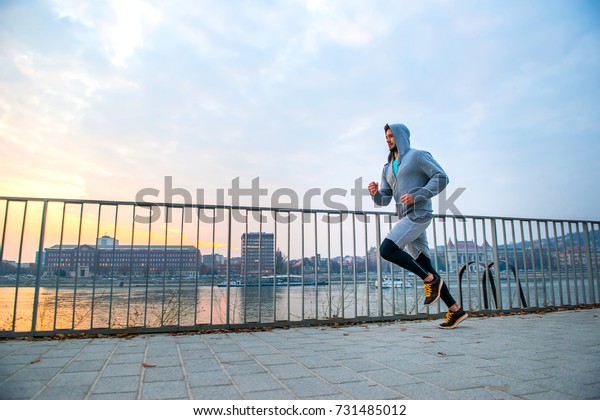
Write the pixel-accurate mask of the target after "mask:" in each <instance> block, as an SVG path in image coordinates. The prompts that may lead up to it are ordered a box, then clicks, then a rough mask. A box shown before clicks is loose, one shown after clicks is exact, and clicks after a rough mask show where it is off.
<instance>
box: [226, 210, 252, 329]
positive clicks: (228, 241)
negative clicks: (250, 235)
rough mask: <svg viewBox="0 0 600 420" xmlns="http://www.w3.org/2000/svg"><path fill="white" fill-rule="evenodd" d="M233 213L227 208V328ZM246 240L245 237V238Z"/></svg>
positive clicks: (228, 323)
mask: <svg viewBox="0 0 600 420" xmlns="http://www.w3.org/2000/svg"><path fill="white" fill-rule="evenodd" d="M232 213H233V208H231V209H229V213H228V214H229V217H228V219H227V277H226V295H227V298H226V299H225V305H226V307H227V308H226V309H225V325H227V328H230V326H231V325H230V320H229V311H230V303H231V302H230V298H231V289H230V287H229V281H230V279H231V216H232ZM246 240H247V238H246Z"/></svg>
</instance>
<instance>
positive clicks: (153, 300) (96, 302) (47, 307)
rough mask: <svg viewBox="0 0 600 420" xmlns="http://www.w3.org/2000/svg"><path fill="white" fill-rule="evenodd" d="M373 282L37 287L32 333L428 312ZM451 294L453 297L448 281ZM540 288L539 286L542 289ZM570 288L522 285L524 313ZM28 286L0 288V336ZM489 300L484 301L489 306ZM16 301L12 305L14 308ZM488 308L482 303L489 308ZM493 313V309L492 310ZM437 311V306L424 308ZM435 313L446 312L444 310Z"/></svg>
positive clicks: (477, 292)
mask: <svg viewBox="0 0 600 420" xmlns="http://www.w3.org/2000/svg"><path fill="white" fill-rule="evenodd" d="M374 284H375V283H373V282H372V281H369V283H367V281H366V280H365V279H363V280H362V282H357V283H356V284H355V283H354V282H353V281H347V282H344V283H341V282H339V281H338V282H333V283H331V284H326V285H320V286H318V287H317V286H314V285H310V286H304V287H301V286H294V287H288V286H277V287H272V286H261V287H232V288H229V289H228V288H224V287H218V286H217V285H216V283H215V284H208V285H207V284H205V285H201V286H198V287H196V286H195V285H186V284H178V283H172V284H166V283H163V284H157V283H147V284H132V285H130V284H129V283H127V284H124V286H123V287H119V285H118V284H113V285H106V284H104V285H102V287H97V286H94V287H92V286H90V285H86V286H81V287H77V288H75V287H65V286H63V285H60V286H59V287H42V288H40V290H39V300H38V302H39V304H38V307H37V321H36V330H38V331H52V330H75V331H77V330H81V331H87V330H90V329H111V330H119V329H126V328H127V329H130V328H135V327H148V328H154V327H169V326H195V325H215V326H221V325H222V326H227V325H228V324H230V325H236V324H237V325H240V324H246V323H271V322H279V321H290V322H297V321H302V320H314V319H319V320H335V319H348V318H350V319H351V318H355V317H376V316H380V315H383V316H393V315H398V314H417V313H427V309H426V308H424V307H423V305H422V301H423V293H422V286H421V282H416V283H415V284H414V285H413V286H411V287H408V286H407V287H403V288H395V289H382V290H381V291H380V290H378V289H377V288H376V287H374ZM450 284H451V287H450V290H451V293H452V294H453V295H454V296H455V298H458V290H456V287H453V285H456V282H450ZM470 286H471V287H469V285H468V284H463V288H462V289H463V290H462V295H463V304H464V306H465V307H466V308H468V309H470V310H479V309H482V308H483V306H484V305H482V304H481V302H482V294H481V289H478V288H477V287H476V282H473V284H472V285H470ZM508 286H509V284H508V283H506V282H505V283H503V284H502V287H501V290H502V296H501V299H502V304H503V308H515V307H520V303H519V300H518V293H517V290H518V289H517V285H516V283H515V282H511V283H510V287H508ZM544 286H545V287H544ZM576 293H577V288H576V287H575V284H574V282H569V283H567V282H566V281H564V280H563V281H562V282H561V283H558V282H552V281H547V282H546V284H545V285H544V284H543V283H541V282H539V283H538V284H537V287H535V286H534V285H533V284H528V288H527V290H526V296H527V299H528V302H530V303H531V304H530V305H529V306H546V305H548V306H551V305H552V306H553V305H559V304H560V303H561V302H558V299H559V297H560V298H561V299H562V300H563V301H564V302H565V303H567V302H571V303H573V304H574V303H575V302H576V295H575V294H576ZM34 296H35V288H33V287H20V288H18V289H16V288H14V287H0V330H3V331H17V332H19V331H31V329H32V314H33V312H34V311H33V309H34V308H33V302H34ZM489 299H491V296H488V300H489ZM15 302H16V305H15ZM488 305H489V303H488ZM491 307H493V304H492V306H491ZM429 310H430V311H431V312H432V313H436V312H437V311H438V307H437V305H434V306H433V307H431V308H430V309H429ZM439 310H440V311H442V312H443V311H445V310H446V308H445V306H444V305H443V304H441V305H440V307H439Z"/></svg>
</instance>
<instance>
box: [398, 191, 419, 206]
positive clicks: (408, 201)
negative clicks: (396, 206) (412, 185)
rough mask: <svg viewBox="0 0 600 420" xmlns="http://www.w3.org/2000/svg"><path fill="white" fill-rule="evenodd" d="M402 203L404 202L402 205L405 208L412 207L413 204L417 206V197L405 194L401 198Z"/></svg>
mask: <svg viewBox="0 0 600 420" xmlns="http://www.w3.org/2000/svg"><path fill="white" fill-rule="evenodd" d="M400 201H402V204H404V205H405V206H410V205H411V204H415V197H414V196H413V195H412V194H404V195H403V196H402V197H400Z"/></svg>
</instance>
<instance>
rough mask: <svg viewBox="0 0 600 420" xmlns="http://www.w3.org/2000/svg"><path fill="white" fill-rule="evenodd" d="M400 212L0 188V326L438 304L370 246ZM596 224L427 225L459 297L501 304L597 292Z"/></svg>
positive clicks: (307, 320) (564, 303) (87, 328)
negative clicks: (40, 195) (41, 195)
mask: <svg viewBox="0 0 600 420" xmlns="http://www.w3.org/2000/svg"><path fill="white" fill-rule="evenodd" d="M396 220H397V219H396V218H395V215H394V214H392V213H388V212H379V211H370V212H369V211H360V212H356V211H339V210H315V209H289V208H278V209H275V208H265V207H239V206H236V207H233V206H212V205H192V204H171V203H162V204H150V203H135V202H122V201H94V200H60V199H37V198H15V197H0V223H1V224H0V235H1V237H0V260H1V261H2V265H1V266H0V337H19V336H44V335H54V334H58V333H62V334H81V333H102V334H117V333H132V332H158V331H193V330H201V329H233V328H243V327H270V326H278V325H296V324H318V323H332V322H337V323H343V322H355V321H376V320H392V319H411V318H423V317H429V316H438V315H440V314H441V313H443V312H445V311H446V308H445V307H444V306H443V304H442V303H436V304H435V305H433V306H432V307H429V308H425V307H424V306H423V300H424V296H423V291H422V289H423V288H422V283H421V281H420V279H417V278H415V277H414V275H412V274H411V273H409V272H407V271H405V270H402V269H401V268H399V267H397V266H394V265H393V264H390V263H389V262H386V261H384V260H382V259H381V258H380V257H379V251H378V248H379V247H378V244H380V243H381V240H382V239H383V238H384V237H385V234H386V233H387V231H388V230H389V229H391V227H392V226H393V224H394V222H395V221H396ZM599 231H600V222H599V221H575V220H541V219H515V218H499V217H483V216H461V217H455V216H450V215H436V216H434V220H433V222H432V225H431V226H430V227H429V229H428V237H429V242H430V248H431V258H432V262H433V264H434V266H435V267H436V269H437V271H438V272H440V274H441V275H442V277H443V278H444V281H445V282H446V283H447V284H448V286H449V288H450V292H451V293H452V295H453V296H454V297H455V299H457V300H459V301H460V302H461V304H462V306H463V307H464V308H465V309H466V310H469V311H480V312H485V311H492V312H496V311H512V310H522V309H524V308H530V309H531V308H533V309H536V308H552V307H573V306H578V305H582V304H597V303H598V302H599V301H600V274H599V272H600V270H599V261H598V260H599V255H600V250H599V243H600V241H599V239H600V238H599ZM242 235H244V238H245V240H244V243H243V244H242ZM242 247H245V248H244V252H242V249H241V248H242Z"/></svg>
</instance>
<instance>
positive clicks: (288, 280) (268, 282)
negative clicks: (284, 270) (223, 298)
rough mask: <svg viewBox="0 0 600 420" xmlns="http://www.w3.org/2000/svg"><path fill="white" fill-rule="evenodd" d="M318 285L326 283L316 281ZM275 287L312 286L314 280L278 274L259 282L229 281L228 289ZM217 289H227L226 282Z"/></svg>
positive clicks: (265, 277) (325, 282) (263, 278)
mask: <svg viewBox="0 0 600 420" xmlns="http://www.w3.org/2000/svg"><path fill="white" fill-rule="evenodd" d="M317 284H318V285H320V286H321V285H325V284H327V281H318V282H317ZM273 285H276V286H302V285H304V286H314V285H315V279H314V278H311V277H304V280H302V276H299V275H293V274H290V275H287V274H278V275H277V276H264V277H261V279H260V281H257V280H255V279H252V280H244V279H241V280H230V281H229V287H258V286H261V287H265V286H266V287H273ZM217 286H218V287H227V281H226V280H225V281H221V282H219V284H217Z"/></svg>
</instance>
